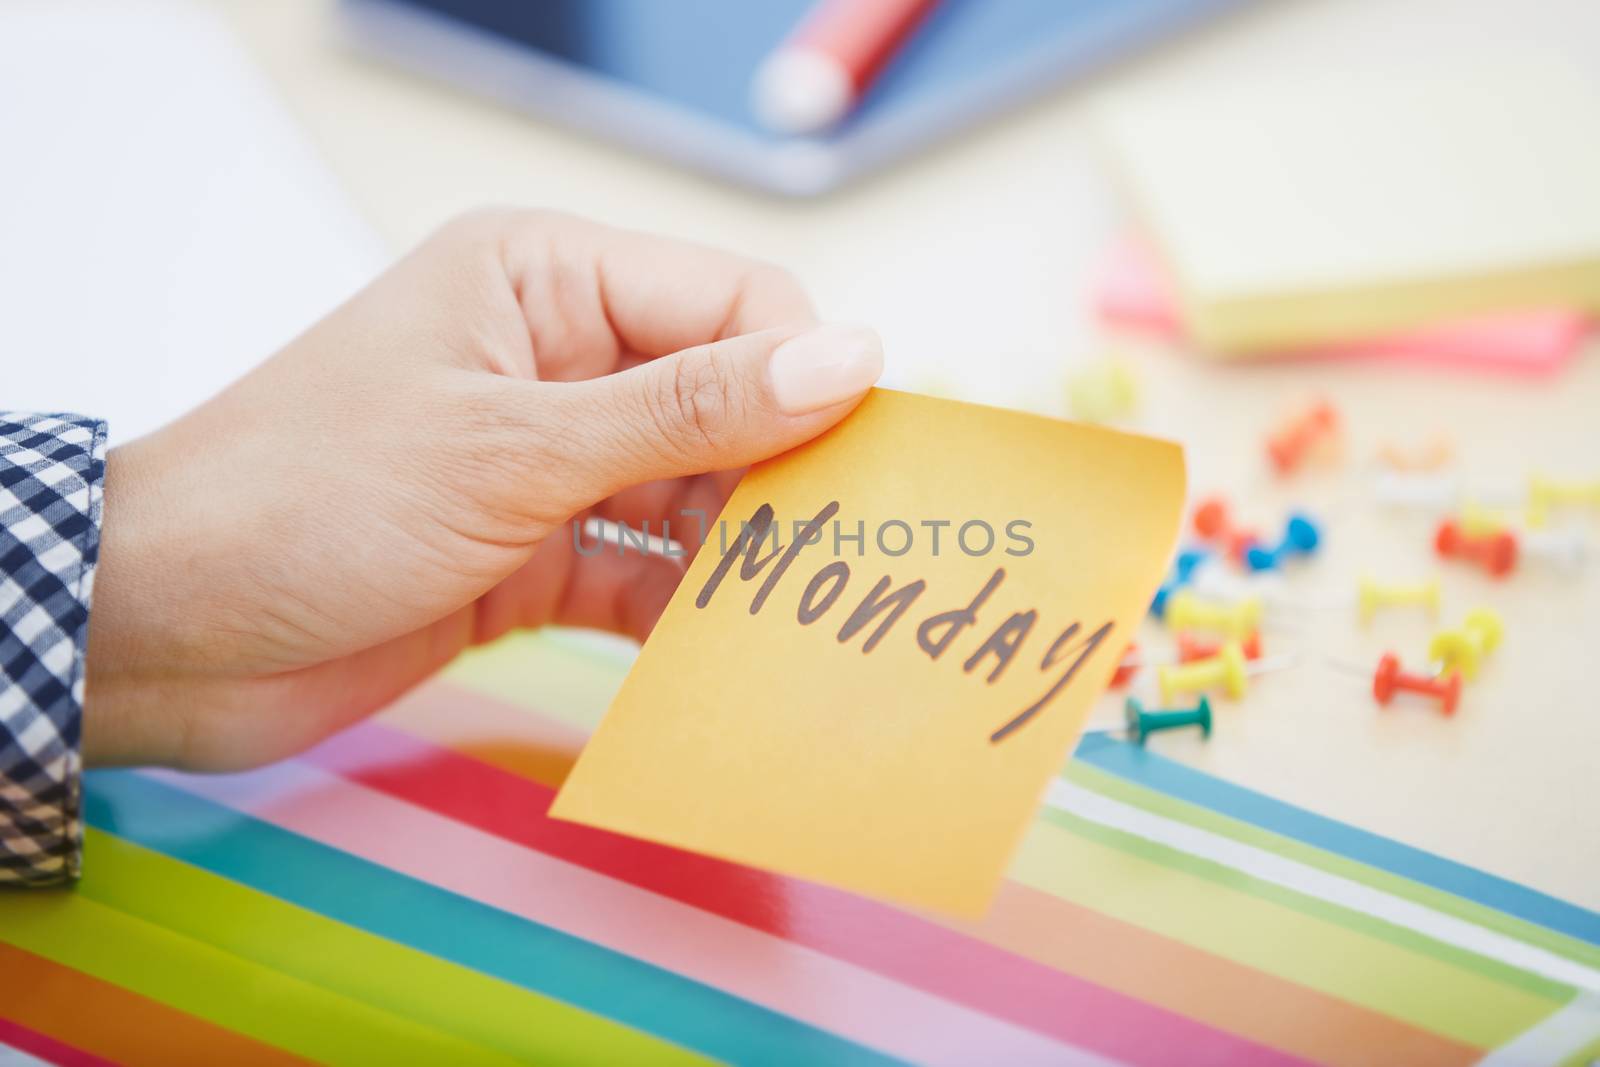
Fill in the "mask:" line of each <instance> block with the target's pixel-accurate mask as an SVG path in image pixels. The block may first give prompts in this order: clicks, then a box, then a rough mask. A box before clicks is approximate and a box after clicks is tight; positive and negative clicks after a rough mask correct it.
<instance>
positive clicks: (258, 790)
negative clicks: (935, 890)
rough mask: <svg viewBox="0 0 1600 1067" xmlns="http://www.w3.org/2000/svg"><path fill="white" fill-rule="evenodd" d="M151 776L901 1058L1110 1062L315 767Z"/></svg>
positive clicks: (365, 743)
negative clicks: (213, 774)
mask: <svg viewBox="0 0 1600 1067" xmlns="http://www.w3.org/2000/svg"><path fill="white" fill-rule="evenodd" d="M363 733H364V735H365V736H363V737H362V738H361V743H362V748H363V749H364V750H366V751H368V752H369V753H372V754H374V755H376V753H375V752H373V746H375V745H377V746H384V743H385V742H386V741H387V740H390V739H391V738H392V739H396V740H400V741H403V740H404V735H397V734H392V732H391V731H387V730H384V729H382V728H375V729H374V730H373V731H372V733H367V731H365V730H364V731H363ZM374 735H377V736H374ZM382 735H390V736H389V737H385V736H382ZM385 747H388V748H390V749H391V750H392V749H394V748H396V747H397V746H393V745H389V746H385ZM390 754H392V755H400V753H399V752H394V751H391V753H390ZM150 773H151V774H152V776H154V777H157V778H160V779H161V780H162V781H164V782H167V783H169V784H171V785H174V786H176V787H178V788H180V789H183V790H185V791H187V792H189V793H192V794H195V795H197V796H202V797H205V798H207V799H209V800H213V801H216V802H218V803H220V804H223V805H226V806H227V807H229V808H232V809H234V810H236V811H240V812H243V813H245V814H248V815H252V816H254V817H256V818H259V819H262V820H264V821H266V822H270V823H272V824H273V825H275V826H279V827H281V828H283V829H285V830H289V831H291V832H294V833H298V834H301V835H304V836H306V837H309V838H312V839H313V840H316V841H319V842H321V843H323V844H325V845H331V846H332V847H334V848H338V849H341V850H343V851H345V852H348V853H350V854H352V855H355V856H359V857H361V858H362V859H366V860H369V861H371V862H373V863H377V864H381V865H382V866H384V867H387V868H389V869H391V870H394V871H398V872H400V873H402V874H406V875H409V876H411V877H413V878H416V879H418V880H421V881H425V882H428V883H429V884H431V885H435V886H438V887H440V888H443V889H447V890H449V891H451V892H454V893H459V894H462V895H464V896H467V897H470V898H472V899H474V900H477V901H480V902H482V903H485V904H489V905H491V906H493V907H497V908H500V909H502V910H504V911H507V912H510V913H512V914H515V915H518V916H521V917H522V918H524V919H529V920H531V921H533V922H537V923H541V924H543V925H546V926H550V927H554V928H556V929H558V930H562V931H564V932H566V933H569V934H572V935H574V936H577V937H581V938H583V939H585V940H587V941H591V942H593V943H596V944H600V945H604V946H606V947H608V948H611V949H614V950H616V951H619V952H623V953H625V954H627V955H629V956H632V957H634V958H635V959H640V960H645V961H648V962H650V963H652V964H655V965H657V966H659V967H663V968H666V969H668V970H671V971H673V972H675V973H677V974H680V975H683V976H685V977H687V978H691V979H693V980H695V981H699V982H703V983H705V984H706V985H709V986H713V987H716V988H718V989H722V990H725V991H727V992H730V993H732V994H734V995H735V996H738V997H741V998H743V999H745V1000H749V1001H752V1002H754V1003H757V1004H761V1005H763V1006H765V1007H767V1008H770V1009H773V1010H775V1011H779V1012H782V1013H784V1014H786V1015H789V1016H792V1017H793V1018H796V1019H799V1020H801V1021H803V1022H806V1023H809V1024H811V1025H813V1026H816V1027H819V1028H821V1029H824V1030H827V1031H829V1032H832V1033H835V1034H838V1035H840V1036H843V1037H846V1038H849V1039H850V1040H853V1041H856V1042H858V1043H860V1044H863V1045H867V1046H870V1047H872V1048H876V1049H879V1050H881V1051H883V1052H886V1053H888V1054H890V1055H893V1056H898V1057H901V1058H905V1059H909V1060H913V1061H916V1062H921V1063H939V1064H963V1063H966V1064H970V1063H974V1062H993V1063H1047V1062H1048V1063H1085V1064H1103V1063H1106V1062H1107V1061H1105V1060H1104V1059H1102V1058H1101V1057H1099V1056H1096V1055H1093V1054H1091V1053H1088V1052H1084V1051H1082V1050H1080V1049H1077V1048H1074V1047H1072V1046H1070V1045H1067V1044H1064V1043H1062V1042H1059V1041H1056V1040H1052V1039H1051V1038H1049V1037H1046V1036H1044V1035H1042V1034H1038V1033H1035V1032H1034V1031H1032V1030H1029V1029H1027V1028H1025V1027H1021V1026H1016V1025H1014V1024H1012V1023H1008V1022H1006V1021H1005V1020H1002V1019H996V1018H994V1017H992V1016H989V1015H985V1014H983V1013H982V1012H978V1011H975V1010H973V1009H971V1008H967V1007H964V1006H962V1005H959V1004H954V1003H951V1002H949V1001H946V1000H942V999H939V998H937V997H933V996H930V995H928V994H926V993H923V992H921V991H918V990H915V989H911V988H909V987H906V986H904V985H901V984H899V983H897V982H894V981H892V980H890V979H887V978H884V977H882V976H880V975H876V974H873V973H872V972H870V971H866V970H863V969H861V968H859V967H854V966H851V965H850V964H847V963H842V962H840V961H839V960H836V959H832V958H830V957H828V956H826V955H824V954H822V953H819V952H816V951H814V950H811V949H808V948H805V947H803V946H800V945H795V944H793V943H791V942H788V941H784V940H782V939H781V938H776V937H772V936H770V935H767V934H763V933H760V932H759V931H756V930H752V929H750V928H749V927H746V926H742V925H740V924H738V923H735V922H731V921H729V920H727V919H723V918H720V917H718V916H715V915H711V914H709V913H707V912H703V911H700V910H698V909H696V908H692V907H688V906H686V905H683V904H680V903H678V902H676V901H673V900H670V899H668V898H666V897H661V896H658V895H656V894H654V893H650V892H647V891H645V890H641V889H638V888H636V887H634V886H630V885H628V884H627V883H625V882H621V881H618V880H616V879H613V878H608V877H606V876H604V875H598V874H595V873H594V872H592V871H588V870H585V869H583V868H582V867H579V866H576V865H574V864H570V863H567V862H565V861H563V860H559V859H553V858H551V857H549V856H546V855H543V854H542V853H539V852H536V851H533V850H531V849H526V848H522V847H520V846H518V845H514V844H512V843H510V842H507V841H505V840H502V839H501V838H498V837H495V836H494V835H492V834H489V833H485V832H483V831H481V830H476V829H474V828H472V827H470V826H466V825H463V824H461V823H458V822H456V821H454V820H451V819H447V818H445V817H443V816H440V815H436V814H434V813H433V812H430V811H428V810H426V809H424V808H420V807H417V806H415V805H412V804H408V803H405V802H403V801H399V800H395V799H393V798H391V797H388V796H385V795H384V794H382V793H378V792H376V791H373V790H370V789H367V788H365V787H363V786H360V785H356V784H354V783H351V782H348V781H345V780H344V779H342V778H339V777H338V776H336V775H334V774H330V773H328V772H327V771H324V770H321V769H318V768H316V767H313V766H311V765H308V764H305V763H298V762H291V763H286V764H279V765H278V766H275V767H270V768H267V769H265V770H261V771H254V772H251V773H248V774H241V775H229V776H223V777H189V776H185V775H177V774H172V773H169V772H150ZM528 815H529V817H530V818H536V817H539V816H538V815H537V814H536V813H534V812H529V813H528Z"/></svg>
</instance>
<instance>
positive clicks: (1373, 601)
mask: <svg viewBox="0 0 1600 1067" xmlns="http://www.w3.org/2000/svg"><path fill="white" fill-rule="evenodd" d="M1412 605H1415V606H1416V607H1420V608H1422V609H1423V610H1424V611H1426V612H1427V613H1428V617H1429V618H1437V617H1438V615H1439V579H1437V578H1430V579H1428V580H1427V581H1425V582H1416V583H1414V584H1410V585H1379V584H1378V583H1377V582H1375V581H1373V580H1372V579H1371V578H1362V579H1361V585H1360V589H1359V591H1358V593H1357V594H1356V607H1357V610H1358V611H1359V612H1360V615H1361V625H1363V626H1365V625H1367V624H1368V623H1370V622H1371V621H1372V617H1373V616H1374V615H1376V614H1377V613H1378V609H1379V608H1398V607H1408V606H1412Z"/></svg>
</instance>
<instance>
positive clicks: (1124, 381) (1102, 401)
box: [1067, 357, 1139, 422]
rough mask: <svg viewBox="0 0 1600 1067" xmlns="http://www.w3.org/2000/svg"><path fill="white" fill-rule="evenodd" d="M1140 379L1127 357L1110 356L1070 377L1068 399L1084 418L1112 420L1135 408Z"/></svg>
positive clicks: (1092, 420)
mask: <svg viewBox="0 0 1600 1067" xmlns="http://www.w3.org/2000/svg"><path fill="white" fill-rule="evenodd" d="M1138 402H1139V379H1138V378H1137V377H1136V376H1135V375H1134V373H1133V368H1132V367H1130V366H1129V365H1128V364H1127V362H1126V361H1124V360H1122V359H1118V358H1116V357H1111V358H1108V359H1105V360H1102V361H1100V362H1099V363H1098V364H1096V365H1095V366H1092V367H1090V368H1089V369H1088V370H1086V371H1083V372H1082V373H1081V374H1075V375H1073V376H1072V377H1071V378H1070V379H1068V381H1067V403H1068V405H1069V406H1070V407H1071V409H1072V414H1073V415H1074V416H1075V417H1076V418H1078V419H1081V420H1082V421H1084V422H1110V421H1112V420H1114V419H1118V418H1121V417H1122V416H1124V415H1127V414H1128V413H1130V412H1131V411H1133V409H1134V406H1135V405H1136V404H1138Z"/></svg>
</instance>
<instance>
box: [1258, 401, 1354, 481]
mask: <svg viewBox="0 0 1600 1067" xmlns="http://www.w3.org/2000/svg"><path fill="white" fill-rule="evenodd" d="M1266 447H1267V458H1268V459H1269V460H1271V461H1272V466H1273V468H1274V469H1275V470H1276V471H1277V472H1278V473H1279V474H1283V475H1288V474H1293V473H1294V472H1296V471H1298V470H1299V469H1300V468H1301V467H1303V466H1305V464H1306V462H1307V461H1308V460H1310V459H1312V458H1314V457H1325V458H1329V459H1332V458H1334V457H1336V456H1337V455H1338V452H1339V413H1338V412H1337V411H1335V410H1334V407H1333V405H1332V404H1330V403H1328V402H1327V401H1326V400H1318V401H1316V402H1315V403H1313V404H1312V405H1311V406H1310V407H1309V408H1307V409H1306V410H1305V411H1302V412H1301V413H1300V414H1298V415H1295V416H1292V417H1291V418H1289V419H1286V420H1284V421H1283V422H1282V423H1280V424H1279V425H1278V427H1277V428H1276V429H1274V430H1273V431H1272V432H1271V433H1270V434H1268V435H1267V445H1266Z"/></svg>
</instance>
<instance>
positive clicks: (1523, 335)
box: [1095, 240, 1589, 374]
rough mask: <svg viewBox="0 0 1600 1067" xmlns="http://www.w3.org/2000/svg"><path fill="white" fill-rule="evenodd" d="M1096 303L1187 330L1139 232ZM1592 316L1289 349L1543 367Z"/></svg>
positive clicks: (1468, 324) (1513, 319)
mask: <svg viewBox="0 0 1600 1067" xmlns="http://www.w3.org/2000/svg"><path fill="white" fill-rule="evenodd" d="M1095 308H1096V310H1097V311H1098V313H1099V314H1100V317H1101V318H1103V319H1105V320H1106V321H1107V322H1111V323H1115V324H1117V325H1119V326H1126V327H1129V328H1132V329H1138V330H1144V331H1148V332H1150V333H1155V334H1160V335H1161V336H1163V337H1170V338H1172V339H1174V340H1181V339H1182V338H1183V337H1184V336H1185V333H1184V328H1183V318H1182V314H1181V312H1180V310H1179V307H1178V300H1177V295H1176V289H1175V287H1174V286H1173V284H1172V282H1171V280H1170V279H1169V278H1168V277H1167V274H1166V271H1165V269H1164V268H1163V267H1162V265H1161V262H1160V261H1159V260H1158V259H1157V258H1156V257H1155V255H1154V254H1153V253H1152V252H1151V251H1150V249H1149V248H1148V247H1147V246H1145V245H1144V244H1142V243H1140V242H1138V241H1136V240H1126V241H1123V242H1121V243H1120V244H1118V245H1116V246H1114V247H1113V248H1112V249H1111V251H1110V253H1109V254H1108V255H1107V256H1106V258H1105V261H1104V263H1103V264H1102V265H1101V268H1100V280H1099V284H1098V286H1097V293H1096V301H1095ZM1588 325H1589V323H1588V320H1587V319H1586V318H1585V317H1584V316H1583V315H1582V314H1580V313H1578V312H1575V311H1565V310H1560V309H1549V310H1536V311H1517V312H1501V313H1498V314H1494V315H1478V316H1474V317H1472V318H1468V319H1459V320H1457V321H1455V322H1448V323H1441V324H1439V325H1436V326H1429V327H1427V328H1425V329H1419V330H1409V331H1406V332H1403V333H1396V334H1390V335H1388V336H1386V337H1373V338H1368V339H1365V340H1360V341H1347V342H1344V343H1341V344H1337V345H1323V346H1319V347H1316V348H1311V349H1303V350H1299V351H1295V352H1286V353H1284V355H1285V356H1290V357H1297V358H1318V359H1361V358H1384V359H1411V360H1416V361H1419V362H1426V363H1438V364H1445V365H1450V366H1455V367H1460V368H1463V369H1482V370H1496V371H1510V372H1513V373H1521V374H1544V373H1548V372H1550V371H1554V370H1556V369H1557V368H1558V367H1560V366H1561V365H1562V364H1563V363H1565V362H1566V360H1567V358H1568V357H1569V356H1571V355H1572V353H1573V352H1575V351H1577V350H1578V347H1579V345H1580V344H1581V343H1582V341H1583V335H1584V333H1585V331H1586V330H1587V329H1588Z"/></svg>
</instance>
